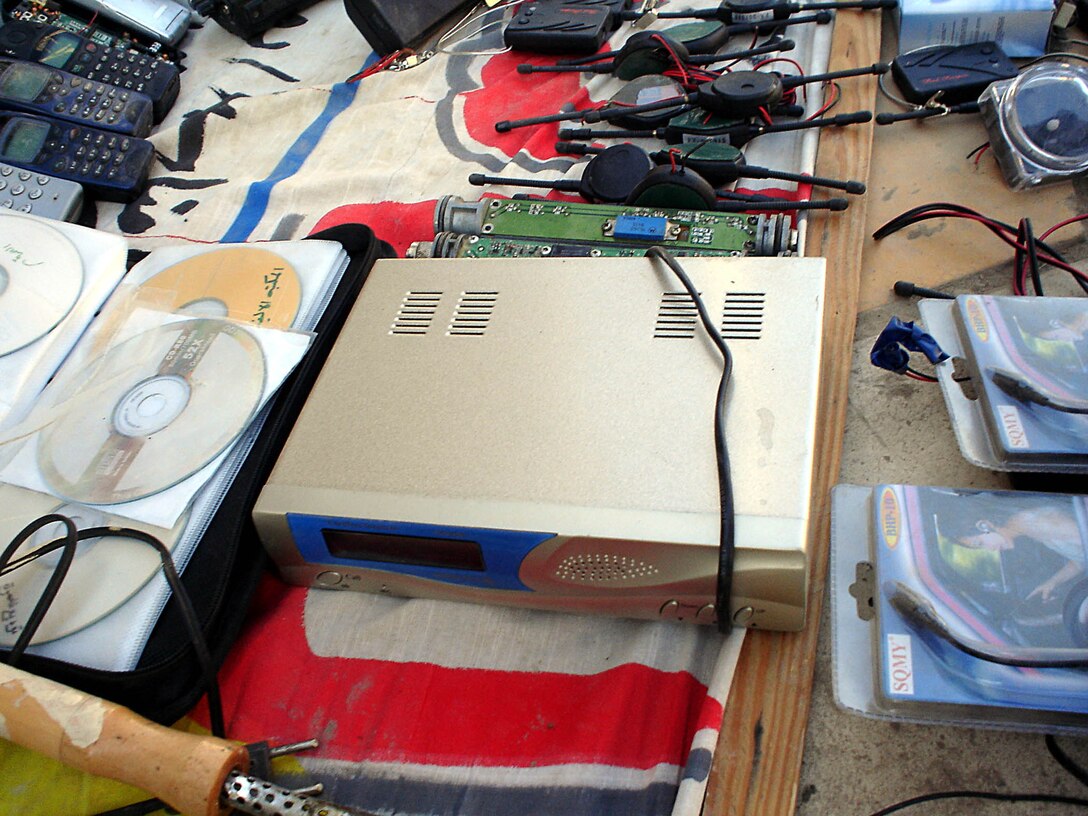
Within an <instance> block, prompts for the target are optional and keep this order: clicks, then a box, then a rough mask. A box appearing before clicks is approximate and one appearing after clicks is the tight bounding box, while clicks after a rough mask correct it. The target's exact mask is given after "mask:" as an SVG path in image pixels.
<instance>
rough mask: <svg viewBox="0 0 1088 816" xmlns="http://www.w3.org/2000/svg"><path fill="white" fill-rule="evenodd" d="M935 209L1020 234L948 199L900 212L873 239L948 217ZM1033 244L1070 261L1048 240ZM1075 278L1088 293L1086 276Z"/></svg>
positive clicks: (1047, 252) (1011, 227)
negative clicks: (1047, 241)
mask: <svg viewBox="0 0 1088 816" xmlns="http://www.w3.org/2000/svg"><path fill="white" fill-rule="evenodd" d="M933 210H948V211H951V212H956V213H960V214H963V215H970V216H974V217H976V218H981V219H983V220H984V221H986V222H989V224H984V226H987V227H989V225H994V226H996V227H999V228H1001V229H1003V230H1005V231H1006V232H1010V233H1013V234H1019V229H1018V228H1017V227H1014V226H1012V225H1011V224H1006V223H1005V222H1004V221H998V220H997V219H996V218H991V217H990V216H988V215H985V214H983V213H980V212H979V211H978V210H973V209H971V208H970V207H964V206H963V205H961V204H952V203H950V202H947V201H934V202H931V203H929V204H922V205H920V206H918V207H913V208H911V209H909V210H907V211H906V212H903V213H900V214H899V215H897V216H896V217H895V218H892V219H891V220H890V221H888V222H887V223H885V224H884V225H882V226H881V227H879V228H878V229H877V230H876V231H875V232H874V233H873V239H874V240H877V241H879V240H880V239H881V238H886V237H887V236H889V235H891V234H892V233H895V232H898V231H899V230H901V229H903V228H905V227H909V226H911V225H912V224H916V223H918V222H919V221H926V220H929V219H931V218H946V217H948V216H947V215H945V214H942V213H939V212H931V211H933ZM1031 244H1032V246H1031V250H1032V251H1033V252H1035V253H1037V252H1038V251H1039V250H1042V251H1043V252H1045V253H1046V254H1047V255H1049V256H1050V257H1051V258H1053V259H1054V260H1056V261H1060V262H1061V263H1064V264H1068V263H1069V262H1068V260H1066V258H1065V257H1064V256H1063V255H1062V254H1061V253H1060V252H1058V251H1057V250H1056V249H1054V248H1053V247H1051V246H1050V245H1049V244H1047V243H1046V242H1044V241H1040V240H1039V239H1038V238H1032V241H1031ZM1037 262H1038V261H1037ZM1065 271H1068V270H1065ZM1070 274H1072V273H1070ZM1073 280H1075V281H1076V282H1077V285H1078V286H1079V287H1080V288H1081V289H1083V290H1084V291H1085V292H1086V293H1088V280H1085V279H1084V277H1082V276H1078V275H1073Z"/></svg>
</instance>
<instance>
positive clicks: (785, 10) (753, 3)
mask: <svg viewBox="0 0 1088 816" xmlns="http://www.w3.org/2000/svg"><path fill="white" fill-rule="evenodd" d="M895 5H896V0H837V1H836V2H830V1H829V0H820V2H813V3H794V2H789V0H725V2H723V3H721V5H718V6H715V7H713V8H703V9H689V10H686V11H658V12H654V15H655V16H656V17H657V18H658V19H661V20H683V19H687V20H691V19H695V20H718V21H720V22H722V23H726V24H727V25H728V24H730V23H733V22H734V21H735V20H736V19H737V18H738V17H742V18H743V19H744V20H745V21H748V20H752V19H753V17H754V16H755V15H765V17H764V19H763V20H762V21H761V22H769V21H772V20H778V21H786V20H788V18H789V17H790V15H792V14H795V13H796V12H799V11H808V10H810V9H824V10H829V11H835V10H838V9H880V8H893V7H894V6H895ZM642 16H643V12H641V11H637V10H629V11H621V12H620V14H619V17H620V19H621V20H638V19H640V18H641V17H642Z"/></svg>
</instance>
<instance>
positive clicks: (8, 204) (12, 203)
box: [0, 165, 53, 213]
mask: <svg viewBox="0 0 1088 816" xmlns="http://www.w3.org/2000/svg"><path fill="white" fill-rule="evenodd" d="M52 180H53V179H51V178H50V177H49V176H42V175H38V174H37V173H31V172H29V171H27V170H15V168H13V167H8V166H6V165H4V166H0V208H2V209H5V210H15V211H16V212H22V213H30V212H34V202H36V201H38V200H39V199H40V198H41V197H42V195H44V192H43V190H42V188H43V187H45V186H46V185H48V184H49V182H51V181H52Z"/></svg>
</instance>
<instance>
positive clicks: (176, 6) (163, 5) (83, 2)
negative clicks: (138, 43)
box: [71, 0, 192, 46]
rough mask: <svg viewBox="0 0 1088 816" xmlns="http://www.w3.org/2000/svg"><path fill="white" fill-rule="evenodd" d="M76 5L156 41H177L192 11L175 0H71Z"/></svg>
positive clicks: (172, 44)
mask: <svg viewBox="0 0 1088 816" xmlns="http://www.w3.org/2000/svg"><path fill="white" fill-rule="evenodd" d="M71 1H72V2H73V3H74V4H75V5H77V6H80V7H81V8H85V9H87V10H88V11H91V12H94V13H95V14H101V15H102V16H103V17H105V18H106V19H108V20H113V21H114V22H115V23H117V24H118V25H121V26H123V27H124V28H127V29H128V30H130V31H133V32H135V33H137V34H143V35H144V36H146V37H150V38H151V39H153V40H155V41H156V42H161V43H164V44H166V45H169V46H174V45H177V44H178V43H179V42H180V41H181V38H182V37H184V36H185V32H186V31H188V30H189V19H190V17H191V15H192V12H191V11H190V10H189V9H188V8H186V7H185V6H183V5H181V4H180V3H177V2H175V1H174V0H71Z"/></svg>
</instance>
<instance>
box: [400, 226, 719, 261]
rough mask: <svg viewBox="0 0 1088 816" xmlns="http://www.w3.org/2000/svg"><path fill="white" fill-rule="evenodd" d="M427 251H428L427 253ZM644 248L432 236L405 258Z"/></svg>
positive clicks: (687, 252) (579, 254) (640, 251)
mask: <svg viewBox="0 0 1088 816" xmlns="http://www.w3.org/2000/svg"><path fill="white" fill-rule="evenodd" d="M428 250H429V251H428ZM645 254H646V247H634V246H619V245H612V246H610V245H607V244H602V245H597V246H591V245H589V244H572V243H568V242H559V241H535V240H533V239H530V238H497V237H491V236H487V235H453V234H452V233H448V232H447V233H442V234H440V235H438V236H435V240H434V242H433V244H432V245H430V246H429V247H427V248H424V247H422V246H421V245H415V249H413V251H412V252H411V253H410V254H409V256H408V257H433V258H638V257H642V256H643V255H645ZM673 254H674V255H677V256H678V257H689V258H698V257H704V256H723V255H724V256H733V255H736V254H737V253H736V252H735V251H733V250H721V249H678V250H676V251H675V252H674V253H673Z"/></svg>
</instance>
